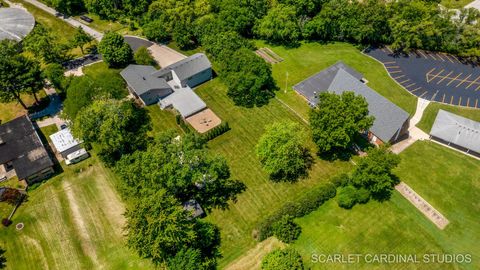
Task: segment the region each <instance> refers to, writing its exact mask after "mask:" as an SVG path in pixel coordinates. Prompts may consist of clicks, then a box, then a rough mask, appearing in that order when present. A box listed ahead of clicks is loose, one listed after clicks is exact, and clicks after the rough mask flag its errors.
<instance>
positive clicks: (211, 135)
mask: <svg viewBox="0 0 480 270" xmlns="http://www.w3.org/2000/svg"><path fill="white" fill-rule="evenodd" d="M229 130H230V126H229V125H228V122H224V123H222V124H221V125H218V126H216V127H214V128H212V129H211V130H209V131H208V132H207V133H205V134H203V135H202V136H203V138H204V139H205V141H210V140H213V139H215V138H216V137H218V136H220V135H222V134H223V133H225V132H227V131H229Z"/></svg>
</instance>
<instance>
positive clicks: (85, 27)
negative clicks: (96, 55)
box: [24, 0, 103, 41]
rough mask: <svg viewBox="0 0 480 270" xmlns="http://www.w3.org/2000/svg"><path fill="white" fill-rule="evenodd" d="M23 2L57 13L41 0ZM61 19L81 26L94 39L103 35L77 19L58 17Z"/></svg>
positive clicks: (74, 25)
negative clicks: (39, 0) (40, 0)
mask: <svg viewBox="0 0 480 270" xmlns="http://www.w3.org/2000/svg"><path fill="white" fill-rule="evenodd" d="M24 1H25V2H27V3H30V4H32V5H34V6H36V7H38V8H40V9H42V10H44V11H46V12H48V13H50V14H52V15H54V16H55V13H57V12H56V11H55V9H53V8H51V7H48V6H47V5H45V4H43V3H41V2H38V1H37V0H24ZM60 19H62V20H64V21H65V22H67V23H68V24H70V25H72V26H73V27H79V26H81V27H82V28H83V30H85V32H87V33H88V34H89V35H91V36H92V37H94V38H95V39H96V40H98V41H100V40H102V37H103V33H100V32H98V31H97V30H94V29H92V28H91V27H89V26H88V25H86V24H84V23H81V22H79V21H77V20H75V19H74V18H72V17H69V18H60Z"/></svg>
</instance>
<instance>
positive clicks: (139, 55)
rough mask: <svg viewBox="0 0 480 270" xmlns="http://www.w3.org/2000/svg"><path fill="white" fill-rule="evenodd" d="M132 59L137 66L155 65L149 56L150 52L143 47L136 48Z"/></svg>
mask: <svg viewBox="0 0 480 270" xmlns="http://www.w3.org/2000/svg"><path fill="white" fill-rule="evenodd" d="M133 59H134V60H135V63H137V64H138V65H149V66H154V65H155V64H156V62H155V60H153V57H152V56H151V55H150V52H149V51H148V50H147V48H146V47H144V46H142V47H140V48H138V50H137V51H136V52H135V54H134V56H133Z"/></svg>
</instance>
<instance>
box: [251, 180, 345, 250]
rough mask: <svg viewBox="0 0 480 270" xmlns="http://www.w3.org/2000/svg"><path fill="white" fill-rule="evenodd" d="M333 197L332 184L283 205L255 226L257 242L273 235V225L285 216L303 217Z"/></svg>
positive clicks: (317, 188) (334, 188)
mask: <svg viewBox="0 0 480 270" xmlns="http://www.w3.org/2000/svg"><path fill="white" fill-rule="evenodd" d="M335 195H336V187H335V185H334V184H332V183H327V184H324V185H321V186H318V187H316V188H314V189H312V190H311V191H309V192H308V193H306V194H305V195H304V196H302V197H299V198H298V199H296V200H295V201H290V202H287V203H285V204H284V205H283V206H282V207H281V208H280V209H279V210H277V211H276V212H275V213H273V214H272V215H270V216H268V217H267V218H265V219H264V220H263V221H262V222H260V223H259V225H258V226H257V233H258V234H257V236H256V238H257V240H258V241H263V240H265V239H266V238H268V237H270V236H272V235H273V234H274V231H273V227H274V224H276V223H277V222H278V221H280V220H281V219H282V218H283V217H284V216H285V215H289V216H292V217H295V218H298V217H303V216H305V215H307V214H309V213H311V212H313V211H315V210H316V209H317V208H318V207H319V206H321V205H322V204H323V203H325V202H326V201H328V200H329V199H331V198H333V197H335Z"/></svg>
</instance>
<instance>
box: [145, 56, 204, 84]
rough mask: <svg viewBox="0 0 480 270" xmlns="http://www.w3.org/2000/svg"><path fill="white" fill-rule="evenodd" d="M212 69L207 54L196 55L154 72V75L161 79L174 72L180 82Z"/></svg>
mask: <svg viewBox="0 0 480 270" xmlns="http://www.w3.org/2000/svg"><path fill="white" fill-rule="evenodd" d="M211 67H212V64H211V63H210V61H209V60H208V58H207V56H206V55H205V54H203V53H196V54H194V55H192V56H190V57H188V58H185V59H183V60H180V61H178V62H176V63H174V64H171V65H169V66H167V67H165V68H162V69H161V70H159V71H156V72H154V73H153V74H152V75H153V76H155V77H161V76H165V75H166V74H167V73H168V72H170V71H172V70H173V71H175V74H177V76H178V78H179V79H180V81H184V80H187V79H188V78H190V77H192V76H193V75H195V74H197V73H199V72H201V71H204V70H206V69H209V68H211Z"/></svg>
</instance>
